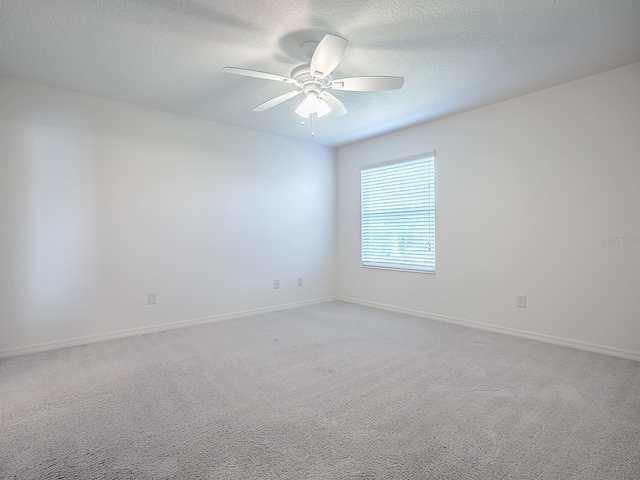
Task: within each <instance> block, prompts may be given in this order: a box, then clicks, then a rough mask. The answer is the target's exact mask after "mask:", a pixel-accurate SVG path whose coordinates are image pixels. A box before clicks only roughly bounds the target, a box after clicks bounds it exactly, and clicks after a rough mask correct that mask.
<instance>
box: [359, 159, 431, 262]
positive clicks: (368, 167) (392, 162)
mask: <svg viewBox="0 0 640 480" xmlns="http://www.w3.org/2000/svg"><path fill="white" fill-rule="evenodd" d="M421 159H427V160H428V159H431V162H433V244H432V245H433V246H432V249H433V269H427V268H426V267H425V268H421V269H416V268H402V267H393V266H381V265H365V263H364V262H365V260H364V242H363V201H362V172H363V171H365V170H371V169H375V168H380V167H386V166H391V165H396V164H400V163H405V162H412V161H415V160H421ZM436 230H437V229H436V151H435V150H433V151H431V152H425V153H421V154H418V155H412V156H409V157H402V158H397V159H393V160H388V161H385V162H380V163H375V164H371V165H363V166H361V167H360V266H361V267H362V268H369V269H374V270H388V271H394V272H411V273H419V274H428V275H435V273H436V243H437V242H436Z"/></svg>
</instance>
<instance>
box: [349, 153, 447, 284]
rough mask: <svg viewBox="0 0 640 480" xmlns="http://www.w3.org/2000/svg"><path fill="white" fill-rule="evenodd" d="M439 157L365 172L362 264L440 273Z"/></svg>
mask: <svg viewBox="0 0 640 480" xmlns="http://www.w3.org/2000/svg"><path fill="white" fill-rule="evenodd" d="M434 163H435V155H434V154H428V155H422V156H420V157H416V158H411V159H406V160H401V161H398V162H394V163H391V164H386V165H381V166H376V167H371V168H365V169H362V170H361V172H360V188H361V202H362V203H361V205H362V265H363V266H365V267H378V268H389V269H396V270H411V271H417V272H428V273H435V241H436V235H435V200H436V198H435V165H434Z"/></svg>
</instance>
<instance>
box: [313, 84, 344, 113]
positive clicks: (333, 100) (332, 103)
mask: <svg viewBox="0 0 640 480" xmlns="http://www.w3.org/2000/svg"><path fill="white" fill-rule="evenodd" d="M318 96H319V97H320V98H321V99H322V100H324V101H325V102H327V105H329V108H331V113H333V116H334V117H341V116H343V115H346V114H347V107H345V106H344V104H343V103H342V102H341V101H340V100H338V97H336V96H335V95H331V94H330V93H329V92H325V91H324V90H323V91H322V92H321V93H320V95H318Z"/></svg>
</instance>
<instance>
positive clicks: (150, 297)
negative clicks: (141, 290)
mask: <svg viewBox="0 0 640 480" xmlns="http://www.w3.org/2000/svg"><path fill="white" fill-rule="evenodd" d="M147 303H148V304H149V305H155V304H156V303H158V296H157V295H156V293H155V292H153V293H147Z"/></svg>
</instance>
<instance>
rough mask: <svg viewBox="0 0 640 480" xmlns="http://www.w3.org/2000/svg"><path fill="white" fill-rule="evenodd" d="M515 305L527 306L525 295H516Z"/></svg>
mask: <svg viewBox="0 0 640 480" xmlns="http://www.w3.org/2000/svg"><path fill="white" fill-rule="evenodd" d="M516 307H520V308H527V296H526V295H516Z"/></svg>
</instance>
